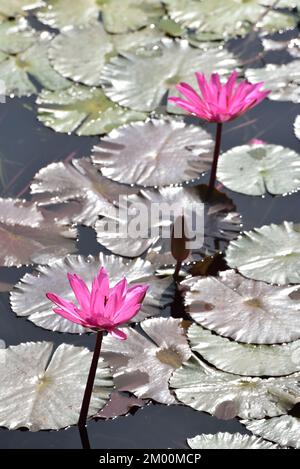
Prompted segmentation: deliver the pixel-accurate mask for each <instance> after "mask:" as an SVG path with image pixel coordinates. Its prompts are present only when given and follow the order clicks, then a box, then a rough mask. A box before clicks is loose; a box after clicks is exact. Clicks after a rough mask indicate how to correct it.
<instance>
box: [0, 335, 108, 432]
mask: <svg viewBox="0 0 300 469" xmlns="http://www.w3.org/2000/svg"><path fill="white" fill-rule="evenodd" d="M0 353H1V360H0V374H1V384H0V404H1V405H0V425H1V427H7V428H9V429H10V430H15V429H17V428H21V427H26V428H28V429H29V430H31V431H38V430H49V429H52V430H58V429H60V428H64V427H67V426H69V425H74V424H76V423H77V421H78V417H79V411H80V406H81V402H82V398H83V394H84V390H85V385H86V380H87V375H88V371H89V367H90V363H91V359H92V353H91V352H90V351H89V350H88V349H87V348H84V347H74V346H73V345H67V344H62V345H60V346H59V347H58V348H57V349H56V350H55V352H54V353H53V344H52V343H51V342H36V343H34V342H27V343H23V344H20V345H17V346H13V347H9V348H7V349H5V350H1V351H0ZM112 388H113V382H112V377H111V374H110V370H109V368H108V367H107V365H106V364H105V362H103V361H102V360H101V361H100V362H99V365H98V370H97V375H96V381H95V388H94V392H93V395H92V399H91V404H90V408H89V415H94V414H95V413H96V412H98V411H99V409H101V408H102V407H103V406H104V404H105V403H106V401H107V400H108V397H109V394H110V392H111V391H112Z"/></svg>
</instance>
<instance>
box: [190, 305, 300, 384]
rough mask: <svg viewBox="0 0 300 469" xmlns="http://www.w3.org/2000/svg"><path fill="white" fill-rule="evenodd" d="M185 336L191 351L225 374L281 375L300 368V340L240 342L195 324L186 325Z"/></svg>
mask: <svg viewBox="0 0 300 469" xmlns="http://www.w3.org/2000/svg"><path fill="white" fill-rule="evenodd" d="M224 314H226V313H224ZM188 339H189V342H190V345H191V348H192V350H194V351H195V352H198V353H199V354H200V355H201V356H202V357H203V358H204V359H205V360H206V361H208V362H209V363H211V364H212V365H214V366H215V367H216V368H219V369H220V370H222V371H227V372H228V373H234V374H237V375H243V376H282V375H288V374H291V373H295V372H297V371H300V340H296V341H295V342H291V343H290V344H283V345H250V344H241V343H238V342H234V341H231V340H228V339H225V338H224V337H221V336H219V335H216V334H212V333H211V332H210V331H208V330H206V329H203V328H202V327H201V326H198V325H197V324H193V325H192V326H191V327H190V328H189V330H188Z"/></svg>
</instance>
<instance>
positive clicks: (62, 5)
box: [37, 0, 100, 29]
mask: <svg viewBox="0 0 300 469" xmlns="http://www.w3.org/2000/svg"><path fill="white" fill-rule="evenodd" d="M99 10H100V6H99V5H98V1H97V0H76V1H74V0H47V5H46V6H45V7H44V8H40V9H39V11H38V12H37V17H38V19H39V21H41V23H44V24H46V25H47V26H51V27H52V28H56V29H63V28H66V27H68V26H69V27H71V26H72V27H73V26H78V25H85V24H88V23H89V22H90V21H92V20H96V19H97V18H98V16H99Z"/></svg>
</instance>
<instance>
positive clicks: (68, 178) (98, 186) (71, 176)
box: [31, 158, 135, 226]
mask: <svg viewBox="0 0 300 469" xmlns="http://www.w3.org/2000/svg"><path fill="white" fill-rule="evenodd" d="M134 192H135V190H134V189H133V188H131V187H129V186H125V185H122V184H118V183H115V182H113V181H111V180H110V179H107V178H105V177H103V176H102V175H101V173H100V172H99V171H98V170H97V168H96V167H95V166H94V165H93V164H92V162H91V160H90V158H81V159H78V160H76V159H74V160H72V161H71V162H70V163H63V162H59V163H51V164H50V165H48V166H46V167H45V168H42V169H41V170H40V171H39V172H38V173H37V174H36V175H35V176H34V179H33V182H32V184H31V193H32V194H34V195H35V200H36V201H37V202H38V204H39V205H41V206H47V207H48V206H51V205H55V208H56V209H58V210H59V207H60V206H61V208H62V209H63V208H65V209H66V212H67V211H68V208H70V205H71V209H72V210H71V213H70V215H68V214H67V213H66V217H67V219H68V220H69V221H71V222H73V223H82V224H84V225H87V226H92V225H93V224H94V223H95V222H96V221H97V220H98V218H99V216H101V215H102V216H104V215H109V214H111V212H112V210H114V204H115V203H116V202H117V201H118V198H119V196H120V195H121V194H122V195H126V194H131V193H134ZM74 202H76V203H77V205H76V206H74ZM71 203H73V205H72V204H71Z"/></svg>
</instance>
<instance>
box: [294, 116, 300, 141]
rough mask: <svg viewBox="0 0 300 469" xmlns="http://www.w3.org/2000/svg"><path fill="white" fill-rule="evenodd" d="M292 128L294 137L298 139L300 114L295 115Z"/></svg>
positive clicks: (299, 137)
mask: <svg viewBox="0 0 300 469" xmlns="http://www.w3.org/2000/svg"><path fill="white" fill-rule="evenodd" d="M294 130H295V135H296V137H297V138H298V139H299V140H300V115H299V116H297V117H296V120H295V122H294Z"/></svg>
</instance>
